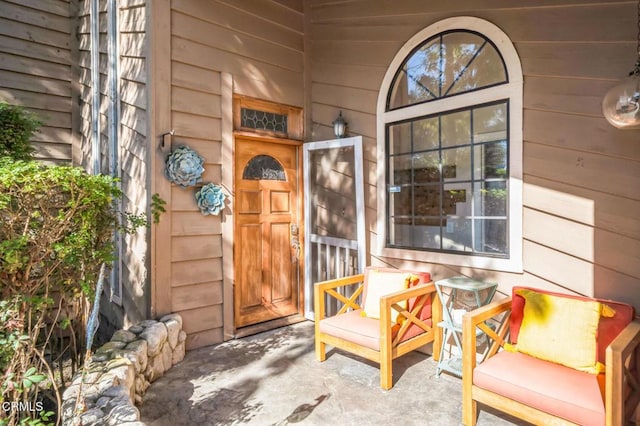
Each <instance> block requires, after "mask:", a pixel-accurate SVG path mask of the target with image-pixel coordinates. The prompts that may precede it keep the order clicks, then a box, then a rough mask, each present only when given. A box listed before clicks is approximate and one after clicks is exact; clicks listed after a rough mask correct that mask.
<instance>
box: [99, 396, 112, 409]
mask: <svg viewBox="0 0 640 426" xmlns="http://www.w3.org/2000/svg"><path fill="white" fill-rule="evenodd" d="M109 401H110V399H109V397H108V396H102V397H100V398H98V400H97V401H96V408H100V409H103V408H105V407H106V406H107V404H109Z"/></svg>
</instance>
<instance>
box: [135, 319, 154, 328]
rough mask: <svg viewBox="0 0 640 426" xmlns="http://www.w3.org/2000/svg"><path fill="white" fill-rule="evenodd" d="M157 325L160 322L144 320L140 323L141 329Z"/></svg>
mask: <svg viewBox="0 0 640 426" xmlns="http://www.w3.org/2000/svg"><path fill="white" fill-rule="evenodd" d="M157 323H158V321H154V320H144V321H140V322H139V323H138V325H139V326H140V327H143V328H147V327H149V326H152V325H154V324H157Z"/></svg>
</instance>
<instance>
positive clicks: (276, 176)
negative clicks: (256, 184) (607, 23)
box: [242, 155, 287, 181]
mask: <svg viewBox="0 0 640 426" xmlns="http://www.w3.org/2000/svg"><path fill="white" fill-rule="evenodd" d="M242 179H246V180H283V181H286V180H287V174H286V173H285V171H284V168H283V167H282V165H281V164H280V163H279V162H278V160H276V159H275V158H273V157H272V156H270V155H256V156H255V157H253V158H252V159H251V160H249V162H248V163H247V165H246V166H245V167H244V171H243V172H242Z"/></svg>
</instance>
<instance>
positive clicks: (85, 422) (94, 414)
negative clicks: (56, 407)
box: [80, 408, 104, 426]
mask: <svg viewBox="0 0 640 426" xmlns="http://www.w3.org/2000/svg"><path fill="white" fill-rule="evenodd" d="M103 417H104V413H103V412H102V410H100V409H99V408H92V409H90V410H87V411H85V412H84V413H82V415H81V416H80V418H81V419H82V426H89V425H99V424H102V423H101V422H102V420H103V419H102V418H103Z"/></svg>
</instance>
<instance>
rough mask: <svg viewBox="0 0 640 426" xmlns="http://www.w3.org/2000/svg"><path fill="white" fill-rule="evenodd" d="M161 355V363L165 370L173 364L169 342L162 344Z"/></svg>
mask: <svg viewBox="0 0 640 426" xmlns="http://www.w3.org/2000/svg"><path fill="white" fill-rule="evenodd" d="M161 355H162V365H163V366H164V370H165V371H167V370H168V369H170V368H171V366H172V365H173V364H172V363H171V361H172V359H173V350H172V349H171V346H170V345H169V342H167V343H165V344H164V347H163V348H162V354H161Z"/></svg>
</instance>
